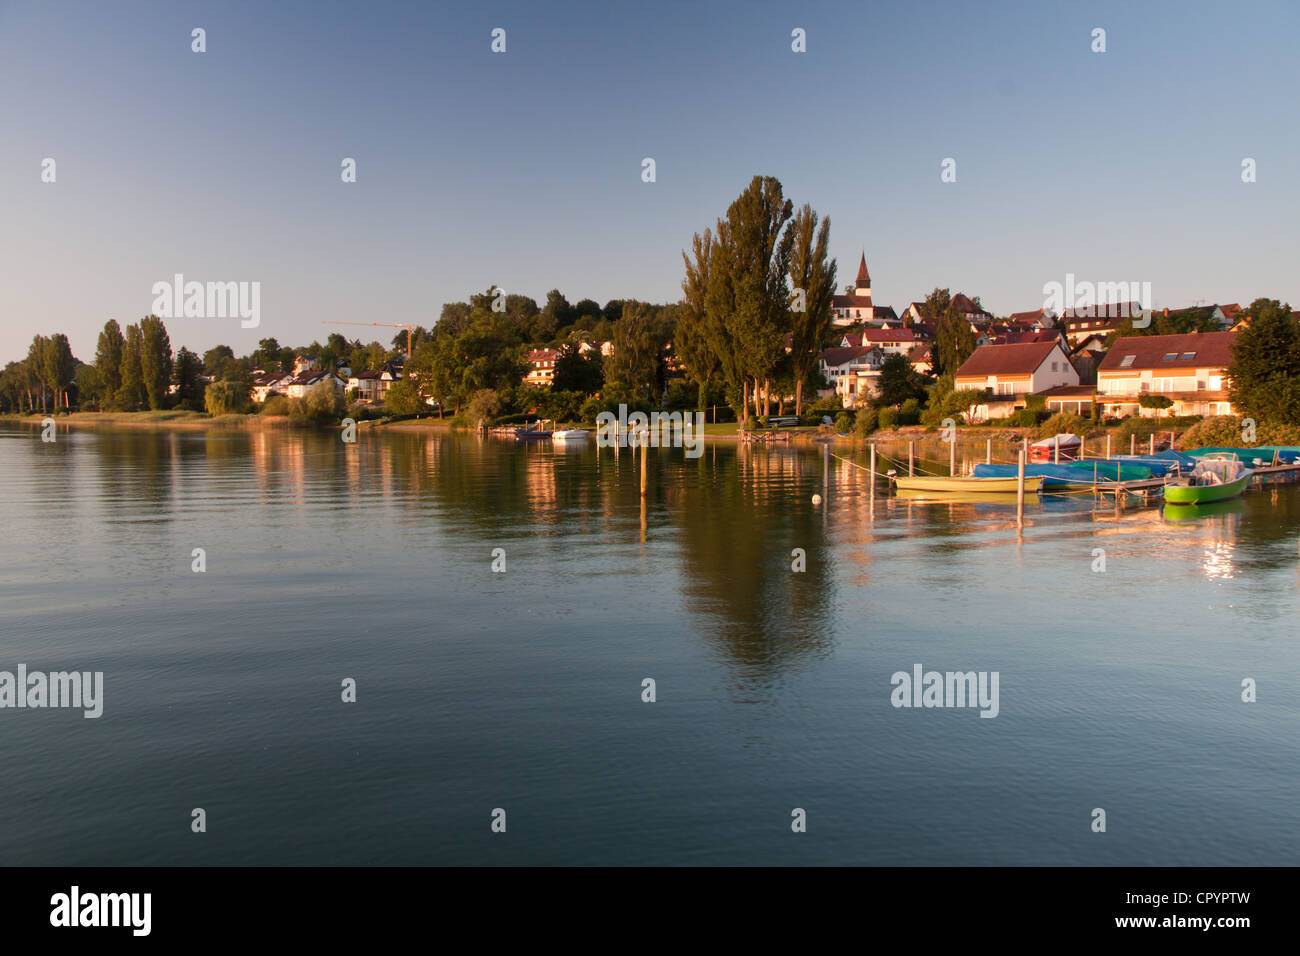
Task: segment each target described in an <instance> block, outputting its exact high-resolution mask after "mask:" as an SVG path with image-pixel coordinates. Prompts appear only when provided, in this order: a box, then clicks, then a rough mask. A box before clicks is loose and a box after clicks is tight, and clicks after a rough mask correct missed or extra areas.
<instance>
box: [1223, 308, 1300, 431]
mask: <svg viewBox="0 0 1300 956" xmlns="http://www.w3.org/2000/svg"><path fill="white" fill-rule="evenodd" d="M1245 314H1246V315H1247V316H1249V317H1250V324H1249V325H1248V326H1247V327H1246V328H1245V329H1243V330H1242V331H1240V332H1238V333H1237V336H1236V338H1235V339H1234V340H1233V343H1232V362H1231V364H1230V365H1229V366H1228V378H1229V386H1228V397H1229V398H1230V399H1231V401H1232V404H1233V406H1235V408H1236V409H1237V411H1238V413H1240V414H1241V415H1243V416H1245V417H1247V418H1254V419H1257V420H1258V421H1259V422H1261V423H1268V424H1271V425H1295V424H1300V325H1298V324H1297V323H1296V320H1295V319H1294V318H1292V316H1291V307H1290V306H1289V305H1283V304H1282V303H1281V302H1279V301H1278V300H1277V299H1256V300H1255V301H1254V302H1252V303H1251V304H1250V307H1249V308H1248V309H1246V310H1245Z"/></svg>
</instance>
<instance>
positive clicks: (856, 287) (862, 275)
mask: <svg viewBox="0 0 1300 956" xmlns="http://www.w3.org/2000/svg"><path fill="white" fill-rule="evenodd" d="M847 291H848V293H849V294H850V295H856V296H863V297H865V298H866V300H867V301H866V303H865V304H866V306H867V308H871V273H870V272H868V271H867V253H866V250H863V252H862V261H861V262H860V263H859V264H858V278H857V280H856V281H855V282H854V283H853V288H851V289H848V290H847Z"/></svg>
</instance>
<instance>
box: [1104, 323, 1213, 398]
mask: <svg viewBox="0 0 1300 956" xmlns="http://www.w3.org/2000/svg"><path fill="white" fill-rule="evenodd" d="M1236 336H1237V333H1235V332H1189V333H1187V334H1185V335H1132V336H1126V337H1124V338H1121V339H1118V340H1117V341H1116V342H1115V344H1114V345H1113V346H1111V349H1110V351H1109V352H1107V353H1106V357H1105V358H1104V359H1102V361H1101V364H1100V365H1098V366H1097V393H1098V394H1097V400H1098V402H1099V403H1101V405H1102V414H1103V415H1107V416H1112V417H1116V418H1122V417H1125V416H1128V415H1135V414H1136V415H1143V416H1145V417H1155V416H1157V415H1160V414H1173V415H1231V414H1233V410H1232V404H1231V402H1230V400H1229V398H1228V384H1229V383H1228V366H1229V365H1231V364H1232V343H1233V341H1234V340H1235V339H1236ZM1143 395H1162V396H1164V397H1165V398H1167V399H1169V400H1170V401H1171V402H1172V403H1173V404H1172V406H1171V407H1170V408H1169V409H1168V411H1162V410H1160V409H1154V408H1143V407H1142V406H1141V403H1140V401H1139V399H1140V398H1141V396H1143Z"/></svg>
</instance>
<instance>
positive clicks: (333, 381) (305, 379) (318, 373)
mask: <svg viewBox="0 0 1300 956" xmlns="http://www.w3.org/2000/svg"><path fill="white" fill-rule="evenodd" d="M322 382H325V383H327V384H330V385H333V386H335V387H336V388H342V387H343V382H341V381H340V380H339V377H338V376H337V375H335V374H333V373H332V372H327V371H325V370H324V369H319V368H316V369H306V370H305V371H302V372H300V373H298V374H297V375H295V376H294V377H293V378H292V379H290V380H289V382H288V383H287V384H286V385H285V386H284V394H286V395H288V396H289V397H290V398H302V397H303V396H304V395H306V394H307V390H308V389H310V388H313V387H315V386H317V385H319V384H321V383H322Z"/></svg>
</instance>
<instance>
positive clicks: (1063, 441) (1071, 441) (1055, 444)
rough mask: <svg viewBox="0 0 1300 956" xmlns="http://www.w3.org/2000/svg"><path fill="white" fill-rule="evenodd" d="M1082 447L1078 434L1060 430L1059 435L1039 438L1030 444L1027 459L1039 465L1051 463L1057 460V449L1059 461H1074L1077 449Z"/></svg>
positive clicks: (1077, 452)
mask: <svg viewBox="0 0 1300 956" xmlns="http://www.w3.org/2000/svg"><path fill="white" fill-rule="evenodd" d="M1082 447H1083V439H1082V438H1080V437H1079V436H1078V435H1071V434H1070V433H1069V432H1062V433H1061V434H1059V435H1053V436H1052V437H1051V438H1044V439H1041V440H1040V441H1036V442H1034V443H1033V444H1032V445H1030V446H1029V460H1030V461H1031V462H1035V463H1037V464H1040V465H1041V464H1052V463H1055V462H1056V461H1057V452H1058V450H1059V452H1060V460H1061V461H1074V460H1076V459H1077V458H1078V457H1079V449H1080V448H1082Z"/></svg>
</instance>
